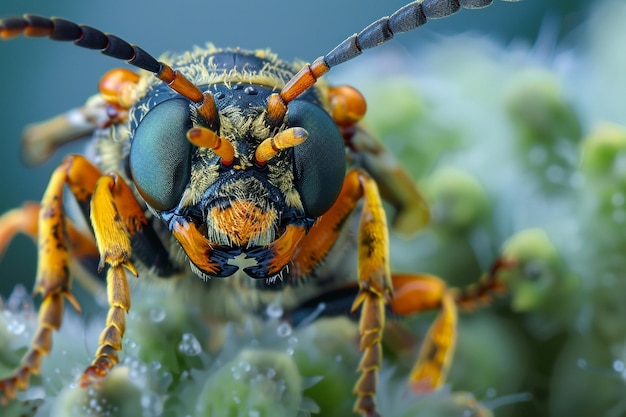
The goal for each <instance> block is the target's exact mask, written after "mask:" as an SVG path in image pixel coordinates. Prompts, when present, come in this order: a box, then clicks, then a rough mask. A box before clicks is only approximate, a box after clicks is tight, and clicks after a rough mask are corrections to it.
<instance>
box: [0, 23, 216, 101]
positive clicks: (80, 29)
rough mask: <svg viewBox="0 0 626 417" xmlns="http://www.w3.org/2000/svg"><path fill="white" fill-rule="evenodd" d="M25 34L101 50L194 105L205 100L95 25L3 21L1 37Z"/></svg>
mask: <svg viewBox="0 0 626 417" xmlns="http://www.w3.org/2000/svg"><path fill="white" fill-rule="evenodd" d="M20 34H23V35H24V36H28V37H44V36H47V37H49V38H50V39H53V40H57V41H72V42H74V44H75V45H78V46H82V47H83V48H88V49H97V50H100V52H101V53H103V54H104V55H108V56H110V57H113V58H117V59H121V60H124V61H126V62H127V63H129V64H131V65H134V66H136V67H138V68H141V69H144V70H146V71H150V72H152V73H154V75H155V76H156V77H157V78H159V79H160V80H162V81H164V82H165V83H167V85H168V86H169V87H170V88H171V89H172V90H174V91H176V92H177V93H179V94H181V95H183V96H184V97H186V98H188V99H189V100H191V101H193V102H194V103H197V104H201V103H202V102H203V101H204V97H203V95H202V92H201V91H200V89H198V87H196V86H195V85H194V84H193V83H192V82H191V81H189V80H188V79H187V78H185V76H183V75H182V74H181V73H179V72H177V71H175V70H174V69H172V68H171V67H170V66H169V65H167V64H165V63H163V62H160V61H157V60H156V59H155V58H154V57H153V56H152V55H150V54H149V53H147V52H146V51H144V50H143V49H141V48H140V47H138V46H137V45H132V44H129V43H128V42H126V41H125V40H123V39H120V38H118V37H117V36H115V35H111V34H108V33H103V32H101V31H99V30H98V29H94V28H92V27H91V26H86V25H78V24H76V23H74V22H71V21H69V20H65V19H59V18H56V17H53V18H51V19H48V18H46V17H41V16H34V15H29V14H26V15H24V16H23V17H13V18H7V19H0V38H2V39H8V38H12V37H15V36H18V35H20Z"/></svg>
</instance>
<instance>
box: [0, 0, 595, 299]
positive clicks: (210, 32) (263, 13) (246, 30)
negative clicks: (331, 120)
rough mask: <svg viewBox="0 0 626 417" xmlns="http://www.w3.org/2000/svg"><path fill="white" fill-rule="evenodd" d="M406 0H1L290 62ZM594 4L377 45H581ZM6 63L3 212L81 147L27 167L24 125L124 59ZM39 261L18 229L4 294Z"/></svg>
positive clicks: (561, 1)
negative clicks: (480, 37) (454, 36)
mask: <svg viewBox="0 0 626 417" xmlns="http://www.w3.org/2000/svg"><path fill="white" fill-rule="evenodd" d="M404 4H405V2H404V1H400V0H393V1H382V0H378V1H372V0H344V1H336V0H317V1H315V2H312V1H308V2H305V1H294V0H291V1H287V0H274V1H268V2H259V1H254V0H245V1H224V2H217V1H207V0H194V1H180V2H171V1H167V2H166V1H161V0H159V1H150V2H148V1H146V2H139V1H132V0H130V1H129V0H123V1H122V0H112V1H106V2H85V1H62V2H61V1H50V0H32V1H7V0H5V1H2V2H0V16H14V15H20V14H23V13H33V14H40V15H44V16H60V17H64V18H67V19H70V20H74V21H76V22H78V23H85V24H89V25H91V26H94V27H96V28H99V29H101V30H103V31H105V32H110V33H114V34H116V35H118V36H120V37H122V38H124V39H126V40H127V41H129V42H131V43H136V44H138V45H140V46H141V47H142V48H144V49H145V50H147V51H148V52H150V53H152V54H153V55H156V56H158V55H159V54H161V53H162V52H165V51H168V50H174V51H182V50H186V49H189V48H190V47H191V46H193V45H195V44H204V43H205V42H207V41H210V42H213V43H214V44H216V45H217V46H240V47H243V48H271V49H272V50H273V51H274V52H276V53H278V54H279V55H280V56H281V57H282V58H283V59H286V60H292V59H294V58H301V59H304V60H308V61H312V60H313V59H315V58H316V57H318V56H320V55H323V54H324V53H326V52H327V51H329V50H330V49H332V48H333V47H334V46H335V45H336V44H337V43H339V42H341V41H342V40H343V39H344V38H346V37H347V36H349V35H351V34H352V33H354V32H358V31H360V30H361V29H362V28H363V27H365V26H366V25H368V24H369V23H370V22H372V21H374V20H376V19H377V18H379V17H380V16H384V15H389V14H391V13H393V11H395V10H396V9H397V8H399V7H401V6H402V5H404ZM591 7H592V5H591V2H590V1H582V0H579V1H574V0H525V1H521V2H513V3H509V2H503V1H498V0H496V1H495V2H494V4H493V5H492V6H491V7H489V8H486V9H483V10H478V11H467V10H465V11H462V12H460V13H458V14H457V15H455V16H452V17H449V18H446V19H443V20H440V21H431V22H429V23H428V24H427V25H426V26H424V27H422V28H420V29H419V30H417V31H414V32H412V33H408V34H403V35H400V36H398V38H397V39H396V40H394V41H392V42H390V43H389V44H387V45H385V46H382V47H381V48H379V49H382V48H407V49H408V47H409V46H411V47H412V46H413V45H414V44H415V43H419V42H429V40H431V41H432V40H433V39H436V37H438V36H446V35H447V34H450V33H458V32H467V31H470V32H475V33H482V34H486V35H487V36H490V37H493V38H495V39H497V40H498V41H499V42H501V43H502V44H505V45H506V44H509V43H510V42H524V43H530V44H533V43H535V41H536V39H537V38H538V37H540V38H541V39H542V40H544V41H545V40H547V41H548V42H552V41H556V39H557V38H558V39H559V40H560V41H562V42H565V44H567V43H568V42H570V43H572V42H575V40H576V37H575V28H576V27H577V26H578V24H579V23H580V22H582V21H583V20H584V18H585V16H586V15H587V11H588V9H589V8H591ZM572 31H573V33H574V35H572ZM540 34H542V35H541V36H539V35H540ZM417 58H418V57H417ZM0 62H1V64H0V100H1V102H2V107H1V108H2V111H1V112H0V126H1V127H2V148H1V149H2V151H1V152H0V176H1V177H2V180H1V181H0V196H1V197H0V212H5V211H6V210H8V209H11V208H13V207H16V206H19V205H20V204H21V203H22V202H23V201H25V200H38V199H40V198H41V195H42V193H43V191H44V189H45V186H46V182H47V179H48V177H49V175H50V174H51V172H52V170H53V169H54V167H55V165H56V164H58V162H59V161H60V159H61V157H62V156H63V155H64V154H66V153H68V152H79V151H80V147H76V146H74V147H72V146H70V147H68V148H66V149H63V150H62V152H59V154H57V155H55V157H54V158H52V159H51V160H50V161H48V162H47V163H46V164H44V165H43V166H41V167H36V168H27V167H25V166H24V165H23V164H22V163H21V161H20V159H19V138H20V134H21V130H22V128H23V127H24V126H25V125H26V124H28V123H31V122H36V121H41V120H44V119H47V118H49V117H52V116H54V115H57V114H59V113H61V112H63V111H65V110H67V109H70V108H72V107H75V106H78V105H81V104H82V103H83V102H84V100H85V99H86V98H87V97H88V96H90V95H91V94H94V93H95V92H96V88H97V83H98V81H99V78H100V76H101V75H102V74H103V73H104V72H106V71H107V70H108V69H110V68H113V67H116V66H123V65H124V64H123V63H122V62H118V61H116V60H113V59H111V58H109V57H105V56H102V55H100V54H98V53H96V52H94V51H88V50H84V49H82V48H77V47H74V46H73V45H71V44H65V43H59V42H53V41H50V40H45V39H26V38H17V39H14V40H11V41H9V42H2V43H0ZM356 63H358V60H357V61H356ZM357 65H358V64H357ZM357 65H351V70H352V71H358V66H357ZM459 65H462V63H459ZM333 77H335V78H333ZM329 79H330V80H331V81H333V80H337V81H338V82H339V81H341V82H350V77H349V74H348V73H347V72H342V71H340V70H339V71H337V70H334V71H332V72H331V73H330V74H329ZM357 87H358V86H357ZM35 267H36V249H35V245H34V244H33V242H32V241H31V240H30V239H28V238H25V237H23V236H19V237H18V238H16V239H15V240H14V241H13V242H12V244H11V246H10V247H9V249H8V251H7V252H6V253H5V255H4V258H3V259H2V262H1V263H0V294H1V295H3V296H6V295H7V294H8V293H9V291H10V289H11V288H12V287H13V286H14V284H15V282H16V281H21V282H22V283H23V284H24V285H25V286H26V287H27V288H31V287H32V285H33V282H34V276H35Z"/></svg>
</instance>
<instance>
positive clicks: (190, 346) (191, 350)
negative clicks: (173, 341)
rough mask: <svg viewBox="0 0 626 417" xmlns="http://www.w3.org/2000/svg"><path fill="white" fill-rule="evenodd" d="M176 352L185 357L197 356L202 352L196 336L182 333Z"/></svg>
mask: <svg viewBox="0 0 626 417" xmlns="http://www.w3.org/2000/svg"><path fill="white" fill-rule="evenodd" d="M178 350H179V351H180V352H181V353H182V354H184V355H187V356H198V355H199V354H200V352H202V346H201V345H200V342H198V339H196V336H194V335H193V334H191V333H184V334H183V338H182V340H181V342H180V343H179V344H178Z"/></svg>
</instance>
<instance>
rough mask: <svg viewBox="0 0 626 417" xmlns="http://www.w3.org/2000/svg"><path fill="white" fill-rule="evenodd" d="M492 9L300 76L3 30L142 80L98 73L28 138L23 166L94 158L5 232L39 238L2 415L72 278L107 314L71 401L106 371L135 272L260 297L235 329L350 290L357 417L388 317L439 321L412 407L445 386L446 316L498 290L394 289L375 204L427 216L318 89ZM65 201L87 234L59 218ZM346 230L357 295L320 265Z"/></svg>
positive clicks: (370, 408) (2, 388)
mask: <svg viewBox="0 0 626 417" xmlns="http://www.w3.org/2000/svg"><path fill="white" fill-rule="evenodd" d="M491 3H492V0H463V1H458V0H430V1H429V0H427V1H423V2H413V3H410V4H408V5H406V6H404V7H402V8H400V9H399V10H397V11H396V12H395V13H393V14H392V15H390V16H389V17H384V18H381V19H379V20H377V21H375V22H373V23H372V24H370V25H369V26H368V27H366V28H365V29H363V30H362V31H361V32H360V33H358V34H355V35H353V36H351V37H349V38H347V39H346V40H345V41H343V42H342V43H340V44H339V45H338V46H337V47H336V48H334V49H333V50H332V51H330V52H329V53H327V54H326V55H324V56H321V57H319V58H318V59H316V60H315V61H313V62H312V63H311V64H304V65H300V66H299V67H296V66H295V65H292V64H287V63H285V62H283V61H281V60H279V59H278V58H277V57H276V56H275V55H273V54H271V53H269V52H268V51H244V50H240V49H236V48H235V49H218V48H213V47H208V48H197V49H195V50H193V51H191V52H189V53H185V54H181V55H174V56H172V57H171V58H168V59H164V60H162V61H159V60H157V59H155V58H154V57H152V56H151V55H150V54H148V53H147V52H145V51H144V50H143V49H141V48H140V47H138V46H136V45H131V44H128V43H127V42H126V41H124V40H122V39H120V38H118V37H116V36H114V35H110V34H105V33H103V32H100V31H99V30H97V29H94V28H91V27H89V26H85V25H77V24H75V23H73V22H70V21H67V20H63V19H58V18H52V19H48V18H44V17H39V16H33V15H25V16H24V17H20V18H9V19H4V20H2V21H0V37H2V38H11V37H13V36H17V35H20V34H23V35H25V36H31V37H43V36H48V37H50V38H52V39H55V40H63V41H72V42H74V44H76V45H78V46H82V47H85V48H88V49H96V50H100V52H102V53H103V54H105V55H109V56H111V57H113V58H117V59H121V60H125V61H126V62H127V63H129V64H131V65H133V66H136V67H138V68H140V69H142V70H145V71H144V72H142V73H141V74H138V73H135V72H133V71H131V70H128V69H116V70H112V71H110V72H108V73H107V74H106V75H105V76H104V77H103V78H102V80H101V82H100V92H99V94H98V95H96V96H94V97H93V98H92V99H90V100H89V101H88V102H87V103H86V104H85V105H84V106H83V107H80V108H78V109H76V110H74V111H72V112H70V113H67V114H65V115H61V116H59V117H58V118H55V119H52V120H50V121H47V122H43V123H41V124H38V125H36V126H35V127H33V128H31V129H30V130H29V131H27V135H26V136H25V142H24V152H25V156H26V158H27V159H28V158H30V159H31V160H33V161H34V162H37V161H40V160H41V159H44V158H46V157H47V155H49V152H50V151H51V150H54V149H56V148H57V147H59V146H61V145H62V144H64V143H67V142H69V141H71V140H74V139H75V138H77V137H85V136H90V137H91V142H90V147H91V149H92V150H93V153H94V154H95V157H94V158H92V159H90V158H88V157H86V156H84V155H69V156H67V157H66V158H65V159H64V160H63V162H62V163H61V164H60V165H59V166H58V167H57V168H56V169H55V170H54V172H53V174H52V176H51V178H50V181H49V184H48V187H47V189H46V191H45V193H44V196H43V198H42V200H41V202H40V203H38V204H30V205H25V206H23V207H22V208H18V209H15V210H12V211H10V212H8V213H6V214H5V215H4V216H2V218H1V219H0V237H2V238H3V239H4V240H5V241H7V240H10V239H11V237H12V236H13V235H14V234H15V233H18V232H21V233H25V234H28V235H31V236H33V237H35V236H36V238H37V240H38V269H37V277H36V282H35V293H37V294H41V296H42V304H41V308H40V311H39V327H38V329H37V331H36V332H35V335H34V337H33V340H32V343H31V348H30V349H29V350H28V352H27V353H26V354H25V356H24V358H23V360H22V362H21V364H20V366H19V367H18V369H16V370H15V371H14V373H13V374H11V375H9V376H7V377H6V378H4V379H2V380H0V392H4V396H5V398H7V399H11V398H13V397H14V396H15V395H16V391H17V390H19V389H24V388H25V387H26V386H27V385H28V383H29V379H30V376H31V375H32V374H36V373H38V371H39V369H40V362H41V360H42V358H43V357H44V356H45V355H46V354H48V353H49V352H50V350H51V348H52V333H53V331H54V330H56V329H58V328H59V327H60V326H61V320H62V313H63V308H64V302H65V300H67V301H69V302H70V304H72V305H73V307H74V308H75V309H77V310H79V305H78V301H77V300H76V299H75V297H74V296H73V294H72V289H71V284H72V281H71V276H72V275H71V273H70V269H71V267H72V265H73V264H75V263H83V264H89V263H90V262H93V261H94V260H95V261H96V263H97V269H98V270H99V271H105V273H106V285H107V296H108V304H109V310H108V315H107V318H106V323H105V325H104V329H103V331H102V333H101V336H100V340H99V348H98V349H97V351H96V353H95V358H94V360H93V362H92V364H91V365H90V366H89V367H88V368H87V369H86V370H85V371H84V372H83V374H82V376H81V377H80V385H81V386H89V385H91V384H94V383H97V381H98V380H100V379H101V378H103V377H105V376H106V375H107V373H108V372H109V370H110V369H111V368H112V367H113V366H114V365H115V364H116V363H117V362H118V352H119V351H120V350H121V348H122V339H123V335H124V330H125V320H126V318H125V317H126V313H127V312H128V311H129V309H130V290H129V287H128V280H127V275H128V274H129V273H130V274H132V275H135V276H137V275H139V274H140V273H141V274H142V275H147V276H156V277H162V278H164V279H175V278H181V277H182V278H184V279H190V278H189V277H190V276H195V277H199V278H201V279H202V280H204V281H206V288H207V290H206V291H207V299H208V300H211V303H213V302H214V303H220V302H222V303H230V302H231V301H230V300H231V298H226V297H225V295H227V294H229V293H231V292H233V291H236V292H238V293H248V292H251V293H254V294H255V297H254V300H256V301H255V302H254V303H251V304H247V303H240V304H237V308H234V309H229V311H232V310H234V311H235V313H229V314H236V313H237V312H238V313H241V314H255V313H257V312H258V311H259V310H260V308H262V307H263V305H264V303H265V302H266V300H269V299H271V297H273V294H275V292H276V291H283V292H284V293H285V294H286V295H285V297H283V298H284V300H283V302H284V303H285V305H286V307H288V308H290V309H293V310H297V309H298V308H299V306H306V305H307V300H319V299H320V298H321V299H324V298H325V299H338V298H340V296H341V294H343V293H342V291H343V289H345V288H348V290H349V291H348V292H350V293H351V294H355V297H354V298H355V299H354V301H353V302H352V306H351V311H352V312H359V316H360V318H359V333H360V348H361V350H362V360H361V363H360V365H359V368H358V372H359V374H360V377H359V379H358V380H357V382H356V384H355V387H354V392H355V395H356V402H355V406H354V408H355V411H357V412H359V413H362V414H363V415H367V416H374V415H378V412H377V409H376V403H375V394H376V381H377V376H378V371H379V369H380V366H381V362H382V347H381V339H382V330H383V328H384V323H385V314H386V309H387V308H388V309H390V310H391V311H393V312H394V313H396V314H400V315H404V314H412V313H416V312H420V311H424V310H429V309H439V310H440V313H439V316H438V318H437V320H436V321H435V323H434V324H433V326H432V327H431V330H430V332H429V335H428V338H427V341H426V342H425V343H424V346H423V348H422V351H421V353H420V355H419V358H418V360H417V363H416V366H415V368H414V370H413V372H412V374H411V383H412V385H413V386H414V388H415V389H416V390H419V391H430V390H433V389H436V388H438V387H439V386H441V384H442V383H443V381H444V380H445V375H446V371H447V368H448V366H449V364H450V360H451V355H452V353H453V351H454V344H455V326H456V308H457V303H462V304H463V303H471V302H472V299H473V298H478V297H480V296H482V294H483V292H485V291H488V290H491V289H493V288H492V286H493V285H494V284H493V282H492V281H489V280H488V282H486V283H485V284H486V285H483V286H482V287H480V289H479V290H476V289H472V290H471V291H469V292H464V293H462V294H459V293H455V292H453V291H450V290H448V289H447V287H446V286H445V284H444V283H443V282H442V281H441V280H439V279H438V278H435V277H430V276H425V275H418V274H403V275H400V274H392V273H391V271H390V267H389V242H388V230H387V221H386V215H385V212H384V210H383V207H382V199H381V196H383V197H385V198H386V199H388V200H389V201H390V202H391V203H392V204H393V205H394V206H395V207H396V213H395V217H394V225H395V226H397V227H399V228H402V229H405V230H414V229H417V228H419V227H421V226H422V225H423V224H424V222H425V221H426V219H427V208H426V204H425V202H424V201H423V199H422V197H421V195H420V194H419V192H418V191H417V190H416V189H415V188H414V186H413V185H412V183H411V181H409V180H408V178H407V177H406V174H404V171H403V170H402V169H401V168H400V167H399V166H397V164H395V163H394V162H393V160H390V158H389V155H388V154H387V153H386V151H385V150H384V149H382V148H381V146H380V145H379V144H378V143H377V142H376V141H375V140H374V139H373V138H372V137H371V136H370V135H369V134H368V132H367V131H366V129H365V128H364V127H363V126H362V125H361V124H360V120H361V119H362V118H363V116H364V114H365V111H366V104H365V99H364V98H363V96H362V95H361V94H360V93H359V92H358V91H357V90H355V89H354V88H352V87H349V86H329V85H327V84H326V83H324V82H323V81H319V82H318V80H319V79H320V78H321V77H322V76H323V75H325V74H326V73H327V72H328V71H330V69H331V68H333V67H335V66H338V65H340V64H342V63H344V62H346V61H349V60H351V59H353V58H355V57H356V56H358V55H360V54H361V52H362V51H363V50H365V49H369V48H373V47H376V46H378V45H380V44H382V43H384V42H386V41H387V40H389V39H391V38H392V37H393V36H394V35H395V34H397V33H402V32H407V31H410V30H413V29H415V28H417V27H419V26H421V25H422V24H424V23H426V21H427V19H430V18H441V17H445V16H448V15H450V14H453V13H455V12H457V11H458V10H459V9H460V8H462V7H463V8H468V9H471V8H481V7H486V6H488V5H489V4H491ZM66 189H67V190H69V195H70V196H72V197H73V198H74V199H75V200H76V201H77V203H78V206H79V211H80V212H81V214H82V216H83V217H84V218H85V219H87V220H88V223H89V228H88V230H86V231H85V230H82V229H80V228H79V227H78V226H77V225H76V222H75V219H74V218H73V217H72V216H71V215H69V214H68V213H67V210H66V209H65V207H64V198H65V196H66V194H67V193H66ZM353 215H358V226H357V229H358V237H357V252H358V278H357V280H356V281H354V282H351V281H350V279H349V278H350V277H345V278H342V277H341V274H339V273H338V272H337V271H336V270H333V269H332V268H331V267H330V266H329V265H333V264H335V263H333V262H329V261H330V260H332V259H337V258H338V257H341V256H342V253H341V250H340V246H341V245H338V244H337V241H338V240H341V239H343V238H345V236H344V235H345V234H346V229H347V228H348V227H349V225H350V223H351V222H350V219H351V218H352V216H353ZM181 253H182V254H183V256H182V258H183V261H182V262H181V261H180V258H181V257H180V256H179V254H181ZM222 278H225V279H222ZM294 284H303V285H294ZM225 300H227V301H225ZM232 302H235V301H234V300H233V301H232ZM309 302H310V301H309ZM217 318H218V319H222V320H232V319H234V317H231V316H229V315H228V314H225V316H224V317H217Z"/></svg>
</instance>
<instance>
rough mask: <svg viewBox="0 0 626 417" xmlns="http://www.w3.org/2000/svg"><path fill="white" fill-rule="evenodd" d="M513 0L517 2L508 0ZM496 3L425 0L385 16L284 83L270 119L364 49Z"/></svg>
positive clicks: (273, 102)
mask: <svg viewBox="0 0 626 417" xmlns="http://www.w3.org/2000/svg"><path fill="white" fill-rule="evenodd" d="M505 1H514V0H505ZM491 3H493V0H422V1H415V2H413V3H410V4H407V5H406V6H404V7H401V8H400V9H398V10H397V11H396V12H395V13H393V14H392V15H391V16H386V17H382V18H380V19H378V20H376V21H375V22H372V23H371V24H370V25H369V26H367V27H366V28H365V29H363V30H362V31H361V32H359V33H355V34H354V35H352V36H350V37H348V38H347V39H346V40H344V41H343V42H341V43H340V44H339V45H337V46H336V47H335V48H334V49H333V50H332V51H330V52H329V53H327V54H326V55H324V56H321V57H319V58H317V59H316V60H315V61H313V63H312V64H310V65H309V64H307V65H305V66H304V67H303V68H302V69H301V70H300V71H298V73H297V74H296V75H294V76H293V77H292V78H291V80H289V81H288V82H287V84H285V86H284V87H283V89H282V90H281V91H280V93H276V94H273V95H272V96H270V99H269V102H268V119H269V121H270V122H271V123H274V124H279V123H280V122H281V121H282V120H283V118H284V117H285V114H286V113H287V105H288V104H289V102H290V101H292V100H293V99H295V98H296V97H298V96H300V94H302V93H303V92H305V91H306V90H307V89H309V88H310V87H311V86H313V84H315V82H316V81H317V79H318V78H319V77H321V76H322V75H324V74H326V73H327V72H328V71H330V69H331V68H332V67H335V66H337V65H340V64H343V63H344V62H346V61H349V60H351V59H352V58H355V57H357V56H359V55H360V54H361V53H362V52H363V50H365V49H370V48H375V47H377V46H379V45H382V44H383V43H385V42H387V41H388V40H390V39H391V38H393V36H394V35H395V34H398V33H402V32H408V31H411V30H413V29H417V28H418V27H420V26H422V25H423V24H425V23H426V22H427V20H428V19H441V18H443V17H447V16H450V15H452V14H454V13H456V12H458V11H459V10H460V9H462V8H463V9H480V8H483V7H487V6H489V5H491Z"/></svg>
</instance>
